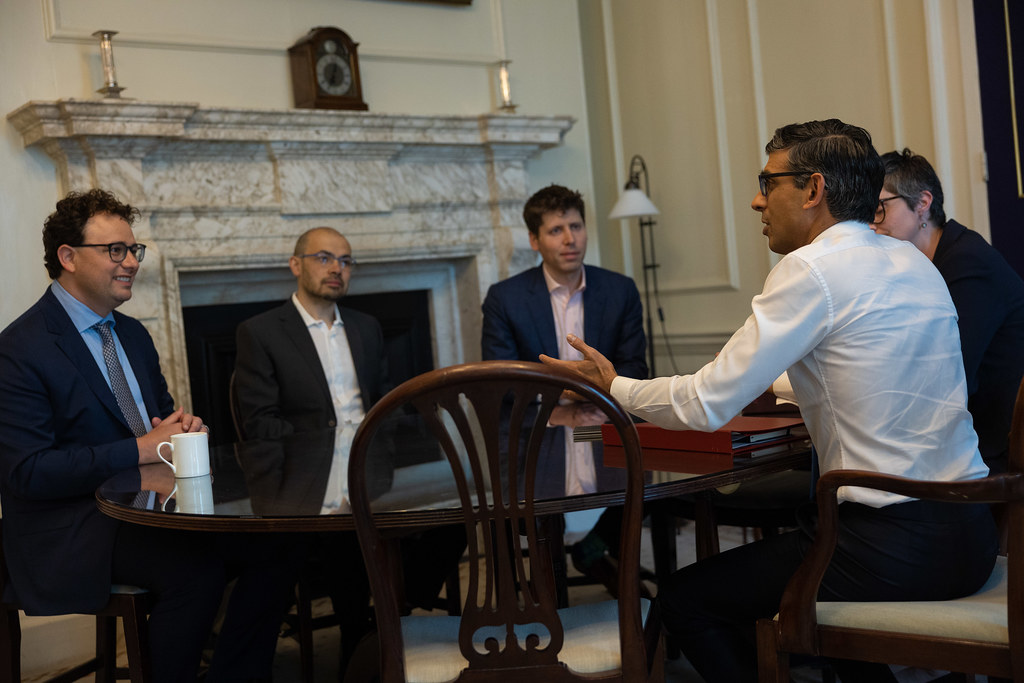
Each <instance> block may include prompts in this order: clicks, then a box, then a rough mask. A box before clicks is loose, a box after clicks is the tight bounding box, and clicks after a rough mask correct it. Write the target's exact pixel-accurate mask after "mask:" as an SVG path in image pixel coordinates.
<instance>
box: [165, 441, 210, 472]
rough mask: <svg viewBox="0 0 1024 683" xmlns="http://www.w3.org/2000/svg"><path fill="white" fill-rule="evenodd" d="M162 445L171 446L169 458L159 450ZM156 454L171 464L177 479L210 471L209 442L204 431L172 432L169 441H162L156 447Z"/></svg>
mask: <svg viewBox="0 0 1024 683" xmlns="http://www.w3.org/2000/svg"><path fill="white" fill-rule="evenodd" d="M164 446H170V447H171V460H168V459H167V458H165V457H164V456H163V453H161V452H160V451H161V450H163V447H164ZM156 454H157V456H158V457H159V458H160V459H161V460H163V461H164V462H165V463H167V464H168V465H170V466H171V469H172V470H174V476H175V478H177V479H181V478H185V477H201V476H203V475H206V474H209V473H210V442H209V439H208V437H207V434H206V432H183V433H181V434H172V435H171V440H170V441H162V442H161V443H160V445H158V446H157V447H156ZM172 461H173V462H172Z"/></svg>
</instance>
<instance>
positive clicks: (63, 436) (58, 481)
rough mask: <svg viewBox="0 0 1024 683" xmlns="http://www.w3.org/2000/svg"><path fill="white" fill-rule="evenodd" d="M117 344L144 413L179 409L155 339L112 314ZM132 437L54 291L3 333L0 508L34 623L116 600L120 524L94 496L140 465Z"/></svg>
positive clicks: (22, 598)
mask: <svg viewBox="0 0 1024 683" xmlns="http://www.w3.org/2000/svg"><path fill="white" fill-rule="evenodd" d="M114 319H115V321H116V327H115V329H116V331H117V336H118V337H119V338H120V340H121V345H122V346H123V347H124V350H125V353H126V354H127V356H128V361H129V363H131V366H132V370H133V371H134V373H135V377H136V379H138V381H139V386H140V388H141V389H142V396H143V399H144V401H145V405H146V412H147V413H148V414H147V415H146V416H145V417H146V418H147V419H148V418H150V417H153V416H159V417H166V416H167V415H169V414H170V413H171V412H173V410H174V402H173V401H172V399H171V396H170V394H169V393H167V383H166V382H165V381H164V378H163V375H162V374H161V373H160V359H159V356H158V355H157V351H156V348H155V347H154V345H153V340H152V338H151V337H150V336H149V333H148V332H147V331H146V329H145V328H144V327H143V326H142V324H141V323H139V322H138V321H137V320H135V319H134V318H129V317H128V316H125V315H122V314H120V313H117V312H116V311H115V312H114ZM138 461H139V451H138V446H137V445H136V442H135V436H134V435H133V434H132V431H131V428H130V427H129V426H128V424H127V423H126V422H125V420H124V416H123V415H122V414H121V411H120V409H119V408H118V407H117V402H116V400H115V399H114V394H113V392H112V391H111V390H110V387H109V386H108V385H107V383H106V382H105V381H104V379H103V375H102V373H101V371H100V369H99V367H98V366H97V365H96V361H95V360H94V359H93V357H92V355H91V354H90V353H89V349H88V348H87V347H86V345H85V342H83V341H82V337H81V335H80V334H79V333H78V331H77V330H76V329H75V327H74V325H73V324H72V323H71V319H70V318H69V317H68V315H67V313H66V312H65V311H64V308H63V307H62V306H61V305H60V302H59V301H58V300H57V297H55V296H54V295H53V293H52V292H51V291H50V290H47V291H46V293H45V294H44V295H43V297H42V298H41V299H40V300H39V301H38V302H36V304H35V305H33V306H32V307H31V308H30V309H28V311H26V312H25V313H24V314H23V315H22V316H21V317H19V318H18V319H17V320H15V321H14V322H13V323H11V324H10V326H8V327H7V329H5V330H4V331H3V332H2V333H0V503H2V505H3V525H4V534H3V536H4V553H5V555H6V561H7V569H8V571H9V572H10V577H11V583H10V584H9V585H8V589H7V592H6V593H5V598H7V599H10V600H13V601H15V602H17V603H18V604H20V605H21V606H22V608H23V609H24V610H25V612H26V613H27V614H62V613H74V612H88V611H93V610H96V609H99V608H100V607H102V606H103V605H104V604H105V603H106V602H107V599H108V597H109V595H110V564H111V556H112V552H113V546H114V537H115V534H116V533H117V526H118V524H119V522H117V521H116V520H114V519H112V518H110V517H107V516H106V515H104V514H102V513H101V512H100V511H99V510H98V509H97V507H96V499H95V497H94V496H95V491H96V489H97V488H98V487H99V485H100V484H102V483H103V482H104V481H106V480H107V479H109V478H110V477H112V476H113V475H114V474H116V473H118V472H121V471H123V470H127V469H133V468H135V467H137V466H138Z"/></svg>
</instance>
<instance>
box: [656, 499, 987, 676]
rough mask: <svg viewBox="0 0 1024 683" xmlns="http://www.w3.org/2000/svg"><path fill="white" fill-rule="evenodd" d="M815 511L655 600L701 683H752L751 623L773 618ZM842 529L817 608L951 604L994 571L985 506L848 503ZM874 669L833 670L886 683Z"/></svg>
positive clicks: (677, 579) (691, 570)
mask: <svg viewBox="0 0 1024 683" xmlns="http://www.w3.org/2000/svg"><path fill="white" fill-rule="evenodd" d="M813 511H814V508H813V506H808V508H807V510H806V511H805V514H804V515H803V516H802V517H803V520H804V521H803V523H802V524H801V528H800V529H799V530H796V531H792V532H790V533H786V534H782V535H779V536H774V537H770V538H766V539H764V540H762V541H757V542H755V543H750V544H747V545H744V546H740V547H739V548H735V549H733V550H729V551H727V552H724V553H722V554H720V555H717V556H715V557H711V558H708V559H706V560H702V561H700V562H697V563H695V564H692V565H689V566H688V567H684V568H683V569H681V570H679V571H678V572H676V573H675V574H673V575H672V577H671V579H670V581H669V583H668V585H667V586H665V587H664V589H660V590H659V591H658V602H659V604H660V607H661V614H662V617H663V619H664V623H665V627H666V629H667V630H668V631H669V633H671V634H672V635H674V636H676V637H677V638H678V640H679V643H680V646H681V647H682V649H683V652H684V654H685V655H686V657H687V658H688V659H689V660H690V663H691V664H692V665H693V666H694V668H695V669H696V670H697V671H698V672H699V673H700V674H701V676H703V677H704V680H705V681H707V682H708V683H716V682H718V681H722V682H726V683H742V682H744V681H751V682H756V681H757V645H756V639H755V623H756V621H757V619H759V618H762V617H772V616H774V615H775V614H776V613H777V612H778V608H779V601H780V600H781V598H782V593H783V590H784V589H785V587H786V583H787V582H788V581H789V578H790V576H791V575H792V574H793V572H794V571H795V569H796V567H797V566H798V565H799V564H800V561H801V560H802V559H803V557H804V555H805V554H806V552H807V550H808V548H809V547H810V543H811V540H812V537H813V526H814V520H813V518H812V517H811V516H810V515H811V514H812V513H813ZM839 521H840V523H839V528H840V532H839V542H838V544H837V547H836V552H835V555H834V556H833V558H832V562H831V564H830V565H829V569H828V571H827V572H826V573H825V577H824V580H823V581H822V584H821V590H820V592H819V593H818V599H819V600H839V601H884V600H946V599H953V598H958V597H962V596H964V595H969V594H970V593H973V592H975V591H976V590H978V589H979V588H980V587H981V586H982V584H984V582H985V581H986V579H988V576H989V574H990V573H991V571H992V566H993V564H994V563H995V556H996V552H997V549H998V543H997V534H996V529H995V524H994V523H993V521H992V515H991V513H990V511H989V508H988V506H987V505H964V504H955V503H935V502H929V501H912V502H908V503H901V504H896V505H890V506H887V507H883V508H872V507H868V506H865V505H861V504H858V503H851V502H845V503H842V504H841V505H840V506H839ZM878 666H879V665H869V666H868V667H850V670H849V671H847V670H844V669H843V667H842V664H840V665H839V666H837V670H838V672H839V675H840V677H842V679H843V681H844V683H854V681H857V680H871V681H884V680H886V678H885V675H887V674H888V671H887V669H886V670H885V671H883V672H879V671H878V670H877V667H878ZM872 667H875V669H876V670H874V671H872V670H871V669H872ZM865 677H866V678H865Z"/></svg>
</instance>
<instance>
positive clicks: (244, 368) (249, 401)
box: [235, 228, 387, 439]
mask: <svg viewBox="0 0 1024 683" xmlns="http://www.w3.org/2000/svg"><path fill="white" fill-rule="evenodd" d="M288 265H289V267H290V268H291V271H292V274H293V275H295V278H296V282H297V290H296V292H295V294H293V295H292V298H291V299H290V300H289V301H286V302H285V303H283V304H282V305H281V306H279V307H277V308H274V309H272V310H270V311H267V312H266V313H262V314H260V315H257V316H255V317H253V318H250V319H249V320H246V321H245V322H243V323H242V324H241V325H239V326H238V332H237V335H236V338H237V348H238V357H237V360H236V361H235V388H236V390H237V391H236V393H237V396H238V399H237V400H238V406H239V409H240V412H241V417H242V428H243V431H244V432H245V436H246V438H257V439H267V438H277V437H279V436H282V435H285V434H291V433H294V432H307V431H311V430H315V429H328V428H332V427H337V426H339V425H344V424H345V422H346V421H348V423H349V424H350V425H351V424H359V422H360V421H361V420H362V416H363V414H364V413H365V411H367V410H369V408H370V406H372V405H373V404H374V403H376V402H377V400H378V399H380V397H381V396H383V395H384V393H385V391H386V387H385V381H386V376H387V371H386V363H385V355H384V336H383V334H382V332H381V328H380V323H378V322H377V319H376V318H374V317H372V316H369V315H366V314H365V313H361V312H359V311H356V310H352V309H350V308H343V307H339V306H338V305H337V302H338V301H340V300H341V299H342V297H344V296H345V293H346V292H347V291H348V283H349V278H351V277H352V266H353V265H355V259H353V258H352V247H351V245H350V244H349V242H348V240H347V239H345V238H344V237H343V236H342V235H341V234H339V233H338V232H337V231H336V230H333V229H331V228H314V229H312V230H309V231H307V232H306V233H305V234H303V235H302V236H301V237H299V240H298V242H297V243H296V245H295V253H294V255H293V256H292V257H291V258H290V259H289V260H288ZM321 354H323V355H321ZM325 367H327V368H329V370H330V374H331V379H330V380H328V376H327V375H328V371H325ZM332 382H333V383H334V384H332ZM343 402H347V403H343Z"/></svg>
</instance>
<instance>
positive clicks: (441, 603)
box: [0, 372, 459, 683]
mask: <svg viewBox="0 0 1024 683" xmlns="http://www.w3.org/2000/svg"><path fill="white" fill-rule="evenodd" d="M228 403H229V406H230V409H231V422H232V424H233V425H234V427H235V435H236V436H237V437H238V440H239V441H245V440H246V438H247V435H246V433H245V426H244V424H245V423H244V422H243V420H242V411H241V407H240V406H239V403H238V389H237V386H236V385H235V373H234V372H232V373H231V378H230V379H229V380H228ZM326 569H329V568H325V567H318V566H316V564H315V563H311V562H309V563H307V564H306V565H305V566H304V567H303V568H302V572H301V574H300V575H299V580H298V582H297V583H296V585H295V616H294V617H293V616H291V615H288V616H287V617H286V618H285V619H286V622H287V625H288V629H287V630H286V631H285V635H288V636H294V637H295V638H296V639H297V640H298V642H299V668H300V669H301V672H302V680H303V681H305V682H306V683H309V682H310V681H312V680H313V678H314V676H313V671H314V663H313V632H314V631H317V630H319V629H322V628H334V627H337V626H338V625H339V619H338V616H337V615H336V614H334V613H333V612H331V613H328V614H321V615H319V616H315V617H314V616H313V601H314V600H316V599H318V598H322V597H325V596H326V595H327V591H326V589H324V588H323V587H322V586H318V585H317V584H318V583H321V582H320V581H319V575H321V574H323V573H324V571H325V570H326ZM445 593H446V594H447V596H446V598H445V599H443V600H442V599H441V598H438V600H437V603H436V604H435V605H434V606H435V607H436V608H441V609H446V610H448V612H449V614H458V609H459V605H458V596H459V573H458V567H456V568H455V569H454V570H453V571H452V575H451V576H449V577H448V579H447V581H446V583H445ZM0 683H2V682H0Z"/></svg>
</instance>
